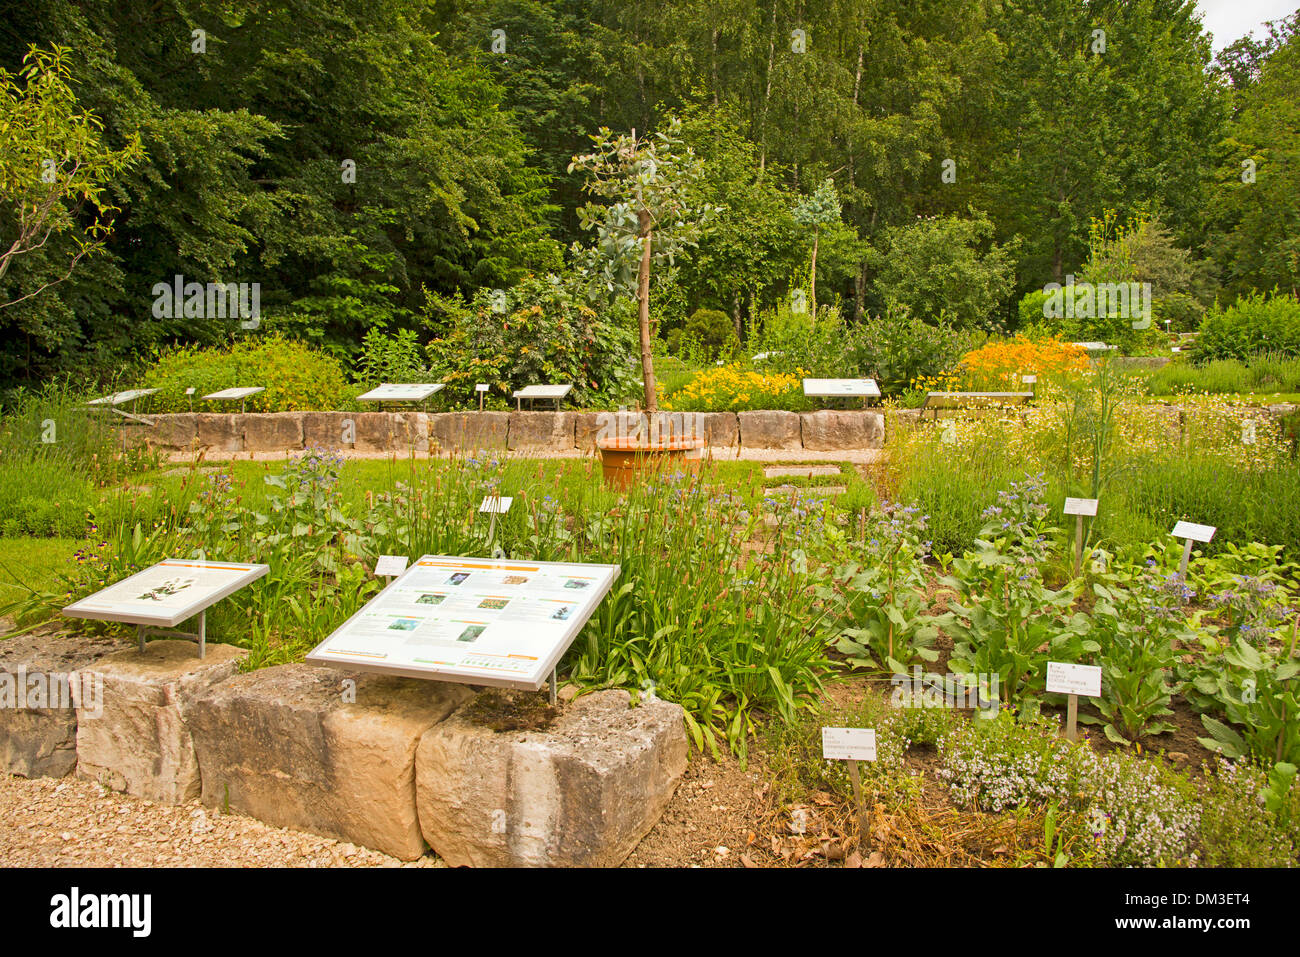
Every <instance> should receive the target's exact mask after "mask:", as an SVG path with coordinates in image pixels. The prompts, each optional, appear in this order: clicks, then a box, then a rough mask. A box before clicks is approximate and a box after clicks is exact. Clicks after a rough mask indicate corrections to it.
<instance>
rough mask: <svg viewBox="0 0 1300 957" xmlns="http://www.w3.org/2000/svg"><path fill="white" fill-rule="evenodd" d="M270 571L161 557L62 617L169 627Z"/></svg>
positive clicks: (232, 564) (233, 563) (79, 604)
mask: <svg viewBox="0 0 1300 957" xmlns="http://www.w3.org/2000/svg"><path fill="white" fill-rule="evenodd" d="M270 570H271V569H270V566H268V565H245V564H241V563H238V562H209V561H201V560H197V559H195V560H189V559H167V560H166V561H161V562H159V563H158V564H156V565H153V566H151V567H149V568H146V569H145V570H144V571H142V572H137V573H136V574H134V575H132V576H131V577H130V578H126V579H123V580H122V581H120V582H118V583H117V584H116V585H110V586H108V587H107V588H105V589H103V590H102V591H97V592H95V594H93V595H90V596H88V597H86V598H83V599H81V600H80V601H78V602H74V603H73V604H71V605H69V606H68V607H66V608H64V609H63V614H64V615H66V616H68V617H69V618H94V619H98V620H100V621H121V622H126V623H128V624H135V625H154V626H156V627H158V628H172V627H175V626H176V625H178V624H180V623H181V622H183V621H185V620H186V619H188V618H192V617H193V616H194V615H197V614H199V613H200V612H202V611H203V610H204V609H206V608H208V607H209V606H211V605H213V604H215V603H216V602H219V601H220V600H221V599H223V598H225V597H226V596H227V595H231V594H233V593H234V592H237V591H239V589H241V588H243V587H244V586H245V585H247V584H248V583H249V582H252V581H256V580H257V579H259V578H261V577H262V576H263V575H265V574H266V573H267V572H269V571H270Z"/></svg>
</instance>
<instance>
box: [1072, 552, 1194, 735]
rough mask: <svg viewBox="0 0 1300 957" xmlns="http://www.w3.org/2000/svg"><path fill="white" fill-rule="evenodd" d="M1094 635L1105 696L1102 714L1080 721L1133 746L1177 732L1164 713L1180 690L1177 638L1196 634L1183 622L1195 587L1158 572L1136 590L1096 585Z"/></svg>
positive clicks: (1099, 705) (1100, 703)
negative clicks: (1176, 679)
mask: <svg viewBox="0 0 1300 957" xmlns="http://www.w3.org/2000/svg"><path fill="white" fill-rule="evenodd" d="M1092 587H1093V593H1094V595H1095V596H1096V602H1095V603H1094V604H1093V608H1092V628H1091V631H1090V633H1089V637H1090V638H1091V639H1092V641H1093V642H1095V643H1096V644H1097V646H1098V651H1097V658H1098V661H1099V662H1100V664H1101V678H1102V681H1101V690H1102V695H1101V697H1100V698H1099V699H1097V700H1096V702H1095V704H1096V707H1097V710H1098V712H1100V717H1095V716H1093V715H1091V714H1082V715H1080V716H1079V720H1080V721H1082V722H1084V723H1087V724H1100V725H1102V726H1103V730H1104V732H1105V734H1106V737H1107V738H1109V739H1110V740H1111V741H1114V742H1115V743H1116V744H1122V745H1128V744H1131V743H1133V742H1135V741H1139V740H1141V739H1142V738H1143V737H1144V736H1146V735H1151V734H1162V733H1164V732H1166V731H1172V730H1173V727H1174V726H1173V725H1172V724H1170V723H1169V722H1167V721H1163V720H1161V719H1162V718H1164V717H1166V716H1168V715H1172V714H1173V709H1172V708H1171V707H1170V705H1171V704H1172V702H1173V696H1174V694H1175V693H1176V691H1177V690H1178V687H1177V683H1176V682H1173V681H1171V678H1172V676H1173V666H1174V663H1175V661H1176V659H1177V655H1176V652H1175V650H1174V641H1175V640H1181V641H1190V640H1191V639H1192V638H1193V637H1194V635H1193V633H1192V632H1191V630H1190V629H1188V628H1187V627H1186V626H1185V624H1184V619H1183V607H1184V605H1185V604H1186V602H1187V601H1188V599H1189V598H1190V597H1191V591H1190V589H1188V588H1187V586H1186V585H1185V584H1184V583H1183V581H1182V579H1181V578H1180V577H1179V576H1177V575H1173V576H1170V577H1169V578H1168V579H1166V580H1163V581H1160V580H1157V579H1156V577H1155V576H1153V575H1147V576H1144V578H1143V579H1140V580H1139V581H1138V582H1137V583H1136V591H1130V590H1128V589H1121V588H1113V587H1109V586H1107V585H1104V584H1101V583H1094V584H1093V586H1092Z"/></svg>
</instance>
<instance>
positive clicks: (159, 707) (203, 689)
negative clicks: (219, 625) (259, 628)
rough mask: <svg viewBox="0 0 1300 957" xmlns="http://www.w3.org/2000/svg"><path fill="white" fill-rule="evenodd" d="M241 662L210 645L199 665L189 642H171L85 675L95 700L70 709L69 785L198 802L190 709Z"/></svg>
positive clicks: (123, 654)
mask: <svg viewBox="0 0 1300 957" xmlns="http://www.w3.org/2000/svg"><path fill="white" fill-rule="evenodd" d="M247 654H248V652H247V651H244V650H243V649H240V648H236V647H234V646H233V645H212V644H210V645H208V646H207V653H206V654H205V655H204V657H202V658H200V657H199V654H198V646H197V645H195V644H194V643H193V642H190V641H179V640H175V639H173V640H167V641H151V642H148V643H147V644H146V645H145V650H144V653H143V654H141V653H140V651H139V649H138V648H133V649H130V650H124V651H119V652H117V653H116V654H112V655H108V656H107V657H104V658H101V659H100V660H99V661H97V662H96V663H95V664H94V666H93V667H92V668H91V669H89V673H91V676H92V677H93V678H94V680H96V681H98V682H101V684H100V688H101V691H100V694H99V697H100V699H101V700H100V701H99V702H83V705H82V707H80V708H78V709H77V777H81V778H87V779H88V780H91V781H98V782H99V783H100V784H103V785H104V786H105V787H108V788H111V789H112V790H114V791H125V792H126V793H127V794H133V795H135V796H136V797H140V798H145V799H146V800H150V801H157V802H158V803H160V804H184V803H185V802H186V801H191V800H193V799H194V798H196V797H198V796H199V763H198V760H197V759H196V758H195V756H194V742H193V740H192V739H191V737H190V729H189V726H188V724H187V720H188V718H189V713H190V709H191V707H192V706H193V704H194V702H195V700H197V699H198V698H199V697H201V696H203V695H205V694H207V692H208V691H209V689H211V687H212V686H213V685H215V684H216V683H217V682H220V681H225V680H226V679H227V678H230V677H232V676H233V675H234V674H235V673H236V671H237V669H238V665H239V661H240V659H241V658H243V657H245V656H246V655H247ZM87 673H88V672H87V671H85V670H83V672H82V674H83V676H85V675H87ZM84 680H85V679H84V677H83V682H84ZM88 705H90V706H88ZM96 705H97V706H96Z"/></svg>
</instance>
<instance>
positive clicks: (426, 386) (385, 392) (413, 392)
mask: <svg viewBox="0 0 1300 957" xmlns="http://www.w3.org/2000/svg"><path fill="white" fill-rule="evenodd" d="M441 388H442V383H441V382H428V383H407V382H398V383H389V382H385V383H384V384H383V385H381V386H376V387H375V388H373V389H371V390H370V391H369V392H367V393H365V394H364V395H359V396H357V400H358V401H359V402H423V401H424V400H425V399H427V398H429V396H431V395H433V394H434V393H435V392H437V391H438V390H440V389H441Z"/></svg>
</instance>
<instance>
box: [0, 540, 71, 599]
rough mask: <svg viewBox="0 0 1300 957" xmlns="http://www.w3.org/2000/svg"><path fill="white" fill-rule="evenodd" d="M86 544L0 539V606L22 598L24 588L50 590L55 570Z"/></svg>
mask: <svg viewBox="0 0 1300 957" xmlns="http://www.w3.org/2000/svg"><path fill="white" fill-rule="evenodd" d="M87 544H89V543H88V542H86V541H84V540H79V539H75V538H0V605H3V604H5V603H7V602H11V601H14V600H15V599H18V598H21V597H23V596H24V595H26V594H27V588H32V589H34V590H36V591H51V590H53V589H54V586H55V585H56V584H57V581H58V573H59V572H60V571H62V570H64V569H66V568H68V567H69V564H70V563H71V562H72V561H73V557H72V556H73V553H74V552H76V550H77V549H79V548H82V547H83V546H85V545H87ZM24 585H25V586H26V588H24V587H23V586H24Z"/></svg>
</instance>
